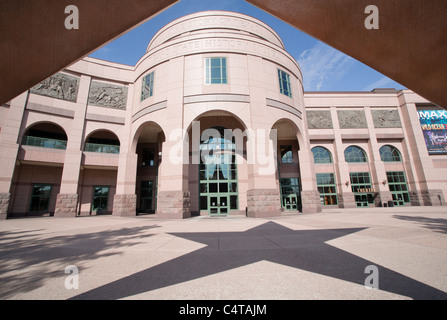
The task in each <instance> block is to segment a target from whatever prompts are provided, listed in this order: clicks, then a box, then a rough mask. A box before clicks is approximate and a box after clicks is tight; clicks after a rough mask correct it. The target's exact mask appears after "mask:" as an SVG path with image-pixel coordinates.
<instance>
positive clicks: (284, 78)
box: [278, 69, 292, 98]
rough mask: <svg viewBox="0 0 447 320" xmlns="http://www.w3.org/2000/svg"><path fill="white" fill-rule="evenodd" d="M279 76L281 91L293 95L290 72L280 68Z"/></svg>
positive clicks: (289, 95)
mask: <svg viewBox="0 0 447 320" xmlns="http://www.w3.org/2000/svg"><path fill="white" fill-rule="evenodd" d="M278 78H279V91H280V92H281V93H282V94H284V95H286V96H288V97H290V98H291V97H292V91H291V86H290V77H289V74H288V73H286V72H284V71H282V70H279V69H278Z"/></svg>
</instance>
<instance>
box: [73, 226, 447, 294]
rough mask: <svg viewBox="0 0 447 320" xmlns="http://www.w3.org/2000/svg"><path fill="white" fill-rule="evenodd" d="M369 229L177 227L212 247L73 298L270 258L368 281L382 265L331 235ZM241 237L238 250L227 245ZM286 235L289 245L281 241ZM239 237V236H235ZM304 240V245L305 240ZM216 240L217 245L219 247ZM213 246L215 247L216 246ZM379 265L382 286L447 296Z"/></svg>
mask: <svg viewBox="0 0 447 320" xmlns="http://www.w3.org/2000/svg"><path fill="white" fill-rule="evenodd" d="M361 230H364V229H363V228H351V229H326V230H298V231H295V230H291V229H289V228H286V227H284V226H281V225H279V224H277V223H274V222H267V223H264V224H262V225H260V226H257V227H255V228H252V229H250V230H247V231H245V232H226V233H225V232H222V233H219V234H218V242H217V243H216V233H212V232H203V233H171V234H172V235H174V236H176V237H181V238H184V239H188V240H191V241H197V242H201V243H203V244H205V245H207V246H206V247H204V248H202V249H199V250H196V251H194V252H191V253H188V254H185V255H183V256H181V257H178V258H175V259H173V260H170V261H167V262H165V263H162V264H159V265H157V266H154V267H151V268H148V269H146V270H143V271H141V272H138V273H135V274H132V275H129V276H127V277H124V278H121V279H119V280H117V281H114V282H111V283H109V284H106V285H103V286H101V287H98V288H96V289H93V290H90V291H88V292H85V293H82V294H80V295H77V296H75V297H73V298H72V299H120V298H125V297H129V296H132V295H136V294H140V293H144V292H148V291H151V290H155V289H159V288H163V287H167V286H171V285H175V284H178V283H183V282H186V281H190V280H193V279H198V278H201V277H205V276H208V275H212V274H217V273H219V272H223V271H226V270H230V269H233V268H238V267H241V266H244V265H249V264H252V263H255V262H258V261H262V260H267V261H272V262H274V263H279V264H282V265H285V266H290V267H293V268H297V269H301V270H305V271H310V272H313V273H317V274H320V275H324V276H329V277H333V278H336V279H340V280H344V281H348V282H351V283H355V284H358V285H362V286H363V285H365V279H366V278H367V276H368V274H365V268H366V267H367V266H369V265H376V264H375V263H374V262H372V261H368V260H365V259H363V258H360V257H358V256H356V255H353V254H350V253H348V252H346V251H343V250H341V249H338V248H335V247H333V246H331V245H329V244H326V242H327V241H329V240H331V239H336V238H339V237H343V236H346V235H349V234H353V233H356V232H359V231H361ZM236 238H237V243H238V246H239V248H238V250H231V249H228V250H227V248H225V246H224V245H225V242H227V243H231V241H232V239H233V241H234V239H236ZM258 240H259V241H266V240H269V241H271V242H272V245H271V246H269V245H266V248H263V249H259V246H257V247H256V248H257V249H253V248H254V247H255V246H253V248H250V244H253V243H254V242H253V241H258ZM280 241H283V242H282V243H283V244H289V245H290V246H289V247H284V246H283V245H281V246H278V245H275V243H279V242H280ZM233 243H236V242H233ZM301 243H302V244H303V245H300V244H301ZM213 246H214V247H213ZM210 247H212V248H211V249H213V250H210ZM376 266H377V268H378V270H379V280H380V281H379V289H380V290H383V291H387V292H391V293H395V294H398V295H402V296H406V297H410V298H413V299H447V294H446V293H445V292H443V291H441V290H438V289H436V288H433V287H431V286H428V285H426V284H424V283H422V282H419V281H417V280H414V279H412V278H410V277H407V276H404V275H402V274H400V273H398V272H395V271H393V270H390V269H388V268H386V267H383V266H380V265H376Z"/></svg>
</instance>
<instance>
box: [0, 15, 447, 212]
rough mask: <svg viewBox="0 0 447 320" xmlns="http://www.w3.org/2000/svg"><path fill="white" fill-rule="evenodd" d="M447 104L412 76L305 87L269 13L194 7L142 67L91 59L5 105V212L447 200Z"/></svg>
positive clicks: (1, 205)
mask: <svg viewBox="0 0 447 320" xmlns="http://www.w3.org/2000/svg"><path fill="white" fill-rule="evenodd" d="M446 118H447V116H446V111H445V110H444V109H442V108H440V107H438V106H436V105H435V104H433V103H431V102H430V101H427V100H426V99H424V98H422V97H421V96H419V95H417V94H416V93H414V92H412V91H411V90H399V91H398V90H394V89H375V90H373V91H372V92H304V90H303V77H302V74H301V71H300V66H299V65H298V63H297V62H296V61H295V59H294V58H293V57H292V56H291V55H290V54H289V53H287V51H286V50H285V47H284V44H283V42H282V40H281V39H280V37H279V36H278V34H277V33H276V32H275V31H274V30H272V28H270V27H269V26H268V25H266V24H265V23H263V22H261V21H259V20H257V19H254V18H252V17H249V16H246V15H243V14H239V13H233V12H225V11H206V12H200V13H195V14H191V15H188V16H185V17H182V18H180V19H177V20H175V21H173V22H171V23H169V24H168V25H166V26H165V27H163V28H162V29H161V30H160V31H158V32H157V33H156V34H155V36H154V37H153V38H152V40H151V41H150V43H149V45H148V47H147V52H146V54H145V55H144V56H143V57H142V58H141V59H140V60H139V61H138V63H137V64H136V65H135V66H128V65H122V64H118V63H112V62H107V61H103V60H99V59H94V58H90V57H86V58H83V59H81V60H79V61H77V62H75V63H74V64H72V65H71V66H69V67H67V68H66V69H64V70H61V71H60V72H58V73H56V74H54V75H52V76H51V77H49V78H48V79H46V80H44V81H42V82H40V83H39V84H37V85H36V86H34V87H32V88H30V89H29V90H28V91H27V92H24V93H23V94H21V95H19V96H17V97H16V98H14V99H12V100H11V101H10V102H8V103H7V104H5V105H3V106H1V107H0V161H1V164H2V165H1V167H0V218H3V219H5V218H7V217H18V216H32V215H54V216H66V217H75V216H86V215H99V214H113V215H121V216H135V215H139V214H156V216H157V217H160V218H187V217H190V216H193V215H216V216H218V215H223V216H226V215H229V214H243V215H247V216H249V217H271V216H279V215H281V214H286V213H288V212H305V213H313V212H320V211H321V210H322V209H325V208H354V207H365V208H367V207H383V208H384V210H385V207H389V206H441V205H446V202H445V197H446V195H447V120H446Z"/></svg>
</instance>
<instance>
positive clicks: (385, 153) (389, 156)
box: [380, 145, 402, 162]
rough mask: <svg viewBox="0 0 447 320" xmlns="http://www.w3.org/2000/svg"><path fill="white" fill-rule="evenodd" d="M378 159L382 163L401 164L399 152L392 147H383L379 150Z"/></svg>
mask: <svg viewBox="0 0 447 320" xmlns="http://www.w3.org/2000/svg"><path fill="white" fill-rule="evenodd" d="M380 159H382V161H384V162H401V161H402V159H401V157H400V152H399V150H397V148H395V147H393V146H388V145H386V146H383V147H382V148H380Z"/></svg>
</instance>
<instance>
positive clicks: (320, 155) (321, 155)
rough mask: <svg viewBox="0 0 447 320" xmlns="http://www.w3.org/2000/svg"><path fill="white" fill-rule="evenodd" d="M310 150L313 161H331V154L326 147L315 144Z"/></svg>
mask: <svg viewBox="0 0 447 320" xmlns="http://www.w3.org/2000/svg"><path fill="white" fill-rule="evenodd" d="M311 151H312V153H313V156H314V163H332V154H331V152H330V151H329V150H328V149H326V148H324V147H321V146H316V147H313V148H312V150H311Z"/></svg>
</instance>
